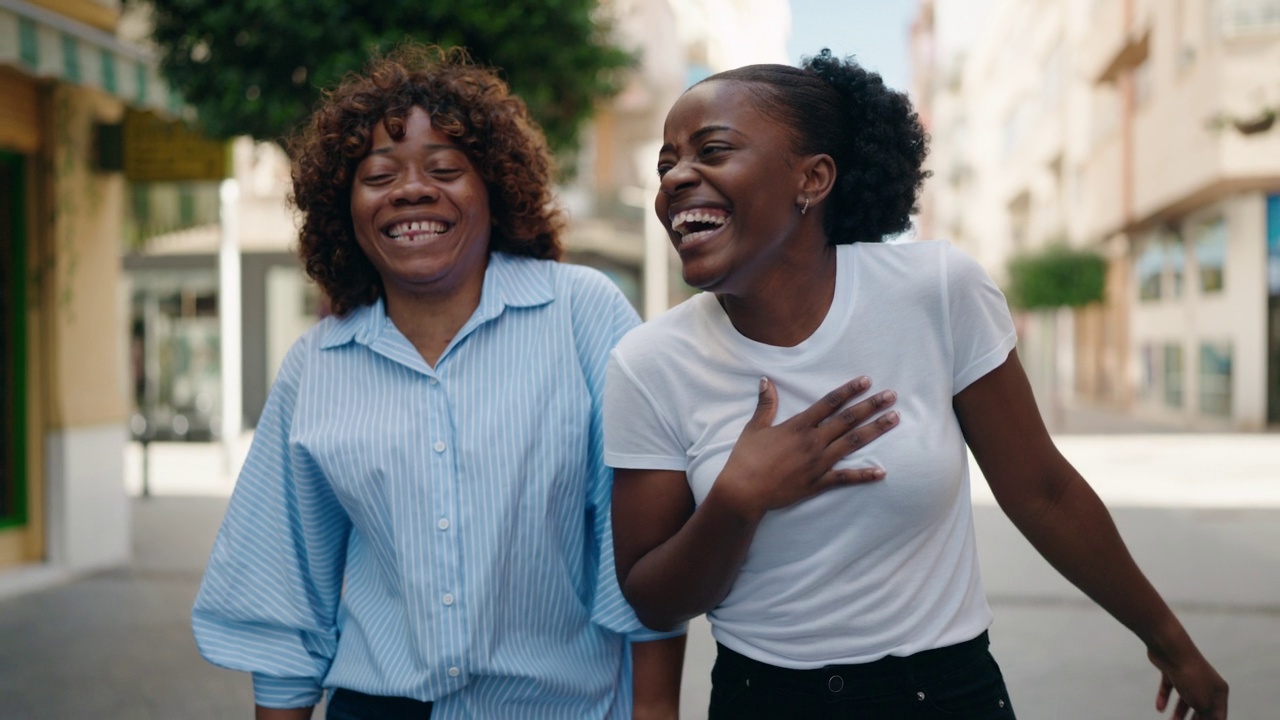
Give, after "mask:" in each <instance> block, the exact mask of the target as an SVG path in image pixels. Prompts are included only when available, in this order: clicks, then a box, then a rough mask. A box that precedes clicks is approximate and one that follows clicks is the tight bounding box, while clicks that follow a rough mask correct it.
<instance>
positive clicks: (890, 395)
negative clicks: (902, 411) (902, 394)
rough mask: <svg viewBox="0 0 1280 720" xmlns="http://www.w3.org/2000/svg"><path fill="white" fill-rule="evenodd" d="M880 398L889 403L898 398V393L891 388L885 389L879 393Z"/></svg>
mask: <svg viewBox="0 0 1280 720" xmlns="http://www.w3.org/2000/svg"><path fill="white" fill-rule="evenodd" d="M880 399H881V400H883V401H885V402H887V403H891V402H893V401H894V400H897V399H898V393H896V392H894V391H892V390H885V391H884V392H882V393H880Z"/></svg>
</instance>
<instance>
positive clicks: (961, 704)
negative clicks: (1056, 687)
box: [916, 652, 1014, 720]
mask: <svg viewBox="0 0 1280 720" xmlns="http://www.w3.org/2000/svg"><path fill="white" fill-rule="evenodd" d="M916 699H917V701H919V702H921V703H922V704H924V705H926V706H927V707H929V708H931V709H932V710H934V711H935V712H936V714H937V716H938V717H963V718H966V720H1011V719H1012V718H1013V717H1014V714H1013V703H1012V702H1010V701H1009V691H1008V689H1007V688H1006V687H1005V684H1004V676H1003V675H1002V674H1001V673H1000V666H999V665H997V664H996V661H995V658H993V657H991V653H989V652H987V653H983V655H982V656H981V657H978V658H975V659H974V660H973V662H970V663H968V664H967V665H965V666H963V667H961V668H958V669H957V670H956V671H955V672H953V673H949V674H947V675H944V676H942V677H939V678H937V679H935V680H932V681H930V682H928V683H923V684H921V685H920V687H919V689H918V690H917V692H916Z"/></svg>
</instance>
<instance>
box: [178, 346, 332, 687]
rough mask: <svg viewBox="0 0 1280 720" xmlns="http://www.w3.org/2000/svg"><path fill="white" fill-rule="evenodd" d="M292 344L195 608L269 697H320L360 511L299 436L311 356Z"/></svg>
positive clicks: (195, 623) (224, 654)
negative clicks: (295, 430) (294, 432)
mask: <svg viewBox="0 0 1280 720" xmlns="http://www.w3.org/2000/svg"><path fill="white" fill-rule="evenodd" d="M316 337H318V336H317V335H315V334H314V333H312V334H308V335H306V336H304V337H303V338H302V339H301V340H299V341H298V343H296V344H295V345H294V347H293V348H291V349H290V352H289V353H288V355H287V356H286V357H285V360H284V363H283V364H282V366H281V369H280V372H279V374H278V377H277V380H276V382H275V384H274V385H273V387H272V389H271V392H270V394H269V395H268V397H267V403H266V406H265V407H264V409H263V413H262V417H261V419H260V421H259V423H258V426H257V429H256V430H255V431H254V438H253V444H252V445H251V446H250V449H249V454H248V456H247V458H246V459H245V464H244V467H243V469H242V470H241V472H240V476H239V478H238V479H237V481H236V487H235V491H234V492H233V493H232V496H231V501H230V504H229V505H228V507H227V514H226V516H225V518H224V519H223V521H222V526H221V527H220V528H219V530H218V536H217V539H216V540H215V541H214V545H213V551H212V553H211V555H210V558H209V563H208V565H207V566H206V568H205V573H204V578H203V580H202V581H201V584H200V591H199V593H198V595H197V597H196V602H195V607H194V608H193V610H192V614H191V624H192V629H193V631H194V634H195V639H196V645H197V646H198V647H199V649H200V653H201V654H202V655H203V656H204V657H205V659H207V660H208V661H209V662H212V663H213V664H215V665H219V666H222V667H226V668H230V669H233V670H242V671H247V672H251V673H253V680H254V682H253V685H254V699H255V702H257V704H259V705H262V706H263V707H272V708H295V707H306V706H308V705H314V704H316V703H317V702H318V701H319V700H320V698H321V695H322V690H321V681H322V680H323V678H324V676H325V674H326V673H327V671H328V669H329V664H330V662H331V660H332V658H333V654H334V652H335V650H336V647H337V628H336V620H335V618H336V614H337V606H338V599H339V596H340V594H341V589H342V577H343V571H344V566H345V554H346V544H347V535H348V532H349V530H350V521H349V520H348V518H347V515H346V512H345V511H344V510H343V509H342V507H341V505H340V504H339V503H338V501H337V499H336V498H335V497H334V495H333V492H332V491H331V489H330V487H329V483H328V481H327V480H326V478H325V477H324V476H323V474H322V473H321V472H320V471H319V469H318V468H317V467H316V466H315V464H314V463H312V462H311V461H310V460H309V458H308V457H307V455H306V453H305V451H303V450H301V449H300V448H297V447H294V446H292V445H291V443H290V428H291V426H292V421H293V417H294V413H295V411H296V410H297V408H298V396H299V387H300V385H301V379H302V375H303V366H304V364H305V360H306V355H307V353H306V351H305V346H306V345H307V344H308V342H309V341H311V340H312V339H314V338H316Z"/></svg>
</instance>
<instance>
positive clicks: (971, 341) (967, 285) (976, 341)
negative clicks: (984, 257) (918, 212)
mask: <svg viewBox="0 0 1280 720" xmlns="http://www.w3.org/2000/svg"><path fill="white" fill-rule="evenodd" d="M943 278H944V282H945V283H946V288H945V293H944V297H945V298H946V302H947V319H948V322H949V329H950V332H951V349H952V366H951V372H952V394H953V395H955V394H958V393H959V392H960V391H961V390H964V389H965V388H966V387H968V386H969V385H970V384H972V383H973V382H974V381H975V380H977V379H978V378H981V377H982V376H983V375H986V374H987V373H989V372H991V371H992V370H995V369H996V368H998V367H1000V366H1001V365H1002V364H1004V361H1005V360H1006V359H1008V357H1009V352H1010V351H1011V350H1013V348H1014V346H1015V345H1016V344H1017V341H1018V334H1017V332H1016V331H1015V330H1014V327H1013V318H1012V316H1011V315H1010V314H1009V303H1008V302H1007V301H1006V300H1005V297H1004V293H1002V292H1000V288H998V287H996V284H995V282H994V281H993V280H992V279H991V276H989V275H987V272H986V271H985V270H983V269H982V266H981V265H979V264H978V263H977V262H976V261H975V260H974V259H973V258H971V257H969V256H968V255H967V254H965V253H964V252H962V251H961V250H959V249H958V248H956V247H955V246H954V245H951V244H949V243H948V244H947V245H946V250H945V252H944V254H943Z"/></svg>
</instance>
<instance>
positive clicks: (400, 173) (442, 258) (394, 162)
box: [351, 107, 492, 304]
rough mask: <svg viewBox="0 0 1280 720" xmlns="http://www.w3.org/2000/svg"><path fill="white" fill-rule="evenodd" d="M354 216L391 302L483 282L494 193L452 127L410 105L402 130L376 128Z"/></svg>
mask: <svg viewBox="0 0 1280 720" xmlns="http://www.w3.org/2000/svg"><path fill="white" fill-rule="evenodd" d="M351 221H352V224H353V226H354V229H355V235H356V240H357V242H358V243H359V245H360V249H361V250H363V251H364V254H365V256H367V257H368V258H369V261H370V262H371V263H372V264H373V266H374V268H375V269H376V270H377V271H378V275H379V276H381V278H382V284H383V288H384V289H385V291H386V295H387V302H388V304H391V303H394V302H395V301H396V298H397V297H402V296H404V295H424V294H425V295H436V296H440V297H447V296H451V295H455V294H457V293H459V292H463V291H475V292H476V293H477V294H478V290H479V288H480V287H481V286H482V285H483V283H484V270H485V266H486V264H487V261H488V257H489V232H490V228H491V227H492V225H491V223H490V215H489V193H488V189H487V187H486V186H485V183H484V179H483V178H482V177H481V176H480V173H479V171H478V170H477V169H476V167H475V165H474V164H472V162H471V160H470V159H469V158H468V157H467V156H466V154H465V153H464V152H463V151H462V150H461V149H460V148H459V147H458V146H457V145H456V144H454V142H453V139H452V138H450V137H449V136H448V135H445V134H444V133H442V132H440V131H439V130H437V129H436V128H435V127H433V126H432V124H431V118H430V116H429V115H428V114H427V112H426V110H423V109H422V108H420V107H415V108H413V109H412V110H411V111H410V113H409V115H408V116H407V117H406V118H405V119H404V135H403V137H400V138H399V139H395V138H392V137H391V134H390V133H389V132H387V128H386V127H385V125H384V124H383V123H381V122H380V123H378V124H377V125H376V126H375V127H374V129H373V137H372V142H371V144H370V151H369V154H368V155H367V156H365V158H364V159H363V160H361V161H360V164H359V165H357V166H356V171H355V177H354V181H353V183H352V186H351Z"/></svg>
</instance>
